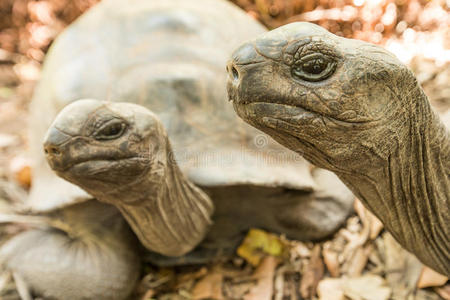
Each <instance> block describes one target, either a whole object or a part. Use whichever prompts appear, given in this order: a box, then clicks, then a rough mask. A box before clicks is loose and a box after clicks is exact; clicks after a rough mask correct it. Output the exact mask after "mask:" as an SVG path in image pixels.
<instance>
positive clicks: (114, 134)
mask: <svg viewBox="0 0 450 300" xmlns="http://www.w3.org/2000/svg"><path fill="white" fill-rule="evenodd" d="M126 127H127V125H126V124H125V123H124V122H122V121H119V120H113V121H111V122H108V123H106V124H105V125H103V126H102V127H101V128H100V129H99V130H98V131H97V132H96V133H95V139H96V140H112V139H116V138H118V137H120V136H121V135H122V134H123V132H124V131H125V128H126Z"/></svg>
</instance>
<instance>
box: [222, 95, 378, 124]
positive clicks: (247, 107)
mask: <svg viewBox="0 0 450 300" xmlns="http://www.w3.org/2000/svg"><path fill="white" fill-rule="evenodd" d="M230 101H232V102H233V106H234V109H235V111H236V113H237V114H238V115H239V116H240V117H241V118H243V119H244V120H246V121H249V122H250V123H254V122H258V123H265V122H264V120H268V119H273V120H275V119H276V120H279V121H281V122H288V123H292V124H297V125H299V124H298V123H300V124H301V126H306V125H314V126H315V127H319V128H320V127H324V126H327V127H328V126H331V127H344V128H355V126H359V127H360V128H361V129H364V128H366V127H371V126H373V125H374V123H377V122H378V121H380V120H379V119H371V118H368V117H362V116H358V115H357V114H356V112H355V111H344V112H342V113H340V114H338V115H330V114H329V113H324V112H319V111H315V110H313V109H310V108H306V107H304V106H302V105H298V104H296V105H294V104H286V103H279V102H270V101H248V100H240V101H234V100H233V99H231V98H230Z"/></svg>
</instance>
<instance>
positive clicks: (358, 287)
mask: <svg viewBox="0 0 450 300" xmlns="http://www.w3.org/2000/svg"><path fill="white" fill-rule="evenodd" d="M342 280H343V286H344V294H345V296H347V297H349V298H350V299H353V300H359V299H365V300H387V299H389V296H390V295H391V289H390V288H389V287H387V286H386V282H385V281H384V279H383V278H381V277H380V276H377V275H371V274H368V275H363V276H361V277H356V278H349V279H342Z"/></svg>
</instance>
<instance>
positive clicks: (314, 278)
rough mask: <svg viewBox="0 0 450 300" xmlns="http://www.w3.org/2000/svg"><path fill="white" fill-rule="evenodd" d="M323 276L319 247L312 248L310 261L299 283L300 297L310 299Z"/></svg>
mask: <svg viewBox="0 0 450 300" xmlns="http://www.w3.org/2000/svg"><path fill="white" fill-rule="evenodd" d="M323 274H324V265H323V262H322V258H321V257H320V245H316V246H314V248H313V250H312V252H311V259H310V260H309V264H308V265H307V266H306V268H305V271H304V273H303V276H302V279H301V282H300V295H301V296H302V297H303V298H307V299H310V298H312V297H313V296H314V295H315V294H316V288H317V284H318V283H319V281H320V280H321V279H322V277H323Z"/></svg>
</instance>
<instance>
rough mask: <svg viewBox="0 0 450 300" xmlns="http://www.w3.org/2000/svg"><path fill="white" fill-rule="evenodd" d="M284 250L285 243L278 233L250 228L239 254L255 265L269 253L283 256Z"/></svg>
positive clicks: (238, 250)
mask: <svg viewBox="0 0 450 300" xmlns="http://www.w3.org/2000/svg"><path fill="white" fill-rule="evenodd" d="M283 251H284V245H283V243H282V242H281V241H280V239H279V238H278V237H277V236H276V235H274V234H270V233H267V232H265V231H263V230H260V229H250V230H249V232H248V234H247V236H246V237H245V239H244V241H243V242H242V244H241V245H240V246H239V248H238V249H237V254H238V255H239V256H240V257H242V258H244V259H245V260H246V261H248V262H249V263H250V264H252V265H253V266H257V265H259V263H260V262H261V259H262V258H263V257H264V256H266V255H267V254H269V255H272V256H281V255H282V254H283Z"/></svg>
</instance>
